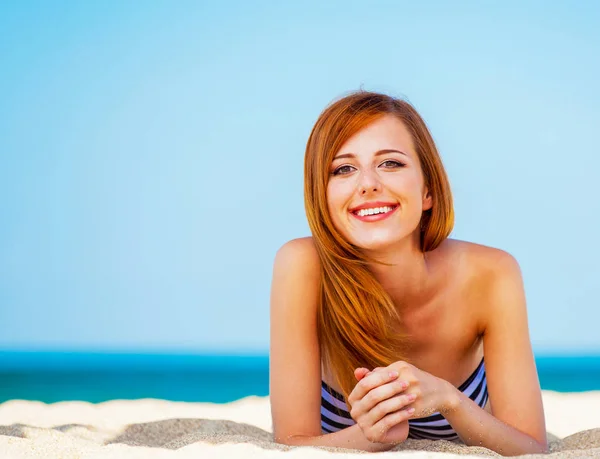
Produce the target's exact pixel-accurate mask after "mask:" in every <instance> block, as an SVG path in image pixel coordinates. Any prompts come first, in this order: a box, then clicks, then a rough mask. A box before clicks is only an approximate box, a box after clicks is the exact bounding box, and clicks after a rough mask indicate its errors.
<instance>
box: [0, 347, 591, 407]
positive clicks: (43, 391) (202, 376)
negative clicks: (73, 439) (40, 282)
mask: <svg viewBox="0 0 600 459" xmlns="http://www.w3.org/2000/svg"><path fill="white" fill-rule="evenodd" d="M536 364H537V368H538V374H539V378H540V384H541V386H542V389H546V390H555V391H560V392H581V391H589V390H600V355H598V356H593V355H587V356H583V355H582V356H538V357H536ZM268 393H269V359H268V356H266V355H262V356H260V355H258V356H257V355H253V356H249V355H247V356H239V355H238V356H234V355H185V354H178V355H173V354H125V353H80V352H77V353H70V352H0V402H4V401H6V400H11V399H24V400H39V401H42V402H46V403H52V402H58V401H62V400H85V401H89V402H102V401H105V400H113V399H139V398H159V399H166V400H174V401H189V402H215V403H225V402H230V401H233V400H237V399H239V398H242V397H245V396H248V395H259V396H265V395H268Z"/></svg>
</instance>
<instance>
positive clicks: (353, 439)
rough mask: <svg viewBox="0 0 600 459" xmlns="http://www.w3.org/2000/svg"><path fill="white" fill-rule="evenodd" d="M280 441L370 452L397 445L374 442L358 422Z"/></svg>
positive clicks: (384, 449)
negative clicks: (364, 432)
mask: <svg viewBox="0 0 600 459" xmlns="http://www.w3.org/2000/svg"><path fill="white" fill-rule="evenodd" d="M275 441H277V442H278V443H285V444H286V445H293V446H330V447H336V448H351V449H359V450H362V451H369V452H380V451H388V450H390V449H392V448H393V447H394V446H395V445H393V444H386V443H373V442H371V441H369V440H368V439H367V438H366V437H365V435H364V434H363V431H362V430H361V428H360V427H359V425H358V424H354V425H353V426H350V427H346V428H345V429H342V430H339V431H337V432H333V433H328V434H324V435H319V436H315V437H309V436H303V435H294V436H291V437H288V438H286V439H277V438H276V439H275Z"/></svg>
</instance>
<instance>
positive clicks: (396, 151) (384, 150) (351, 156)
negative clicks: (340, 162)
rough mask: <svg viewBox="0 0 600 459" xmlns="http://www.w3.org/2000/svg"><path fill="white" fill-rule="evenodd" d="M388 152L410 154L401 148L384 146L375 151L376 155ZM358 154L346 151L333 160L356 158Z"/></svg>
mask: <svg viewBox="0 0 600 459" xmlns="http://www.w3.org/2000/svg"><path fill="white" fill-rule="evenodd" d="M386 153H400V154H401V155H404V156H408V155H407V154H406V153H404V152H403V151H400V150H394V149H392V148H384V149H383V150H379V151H376V152H375V156H380V155H385V154H386ZM355 157H356V155H355V154H354V153H344V154H343V155H337V156H336V157H335V158H333V160H334V161H335V160H336V159H342V158H355Z"/></svg>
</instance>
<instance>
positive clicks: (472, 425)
mask: <svg viewBox="0 0 600 459" xmlns="http://www.w3.org/2000/svg"><path fill="white" fill-rule="evenodd" d="M304 191H305V207H306V214H307V218H308V223H309V226H310V229H311V233H312V237H307V238H303V239H296V240H293V241H290V242H288V243H287V244H285V245H284V246H283V247H282V248H281V249H280V250H279V252H278V253H277V256H276V259H275V266H274V272H273V283H272V293H271V349H270V394H271V409H272V416H273V428H274V436H275V440H276V441H278V442H281V443H286V444H293V445H324V446H342V447H344V446H345V447H351V448H357V449H363V450H366V451H382V450H387V449H390V448H391V447H393V446H394V445H395V444H397V443H400V442H403V441H404V440H405V439H406V438H409V437H410V438H428V439H445V440H453V441H462V442H464V443H466V444H469V445H481V446H485V447H487V448H490V449H492V450H494V451H497V452H499V453H500V454H505V455H517V454H525V453H532V452H542V451H546V450H547V440H546V430H545V424H544V411H543V407H542V399H541V392H540V387H539V382H538V377H537V371H536V367H535V362H534V358H533V352H532V350H531V343H530V339H529V332H528V324H527V311H526V305H525V296H524V289H523V283H522V280H521V274H520V269H519V266H518V264H517V262H516V261H515V259H514V258H513V257H512V256H511V255H509V254H508V253H506V252H504V251H502V250H499V249H494V248H491V247H486V246H482V245H478V244H475V243H470V242H465V241H458V240H453V239H449V238H448V236H449V234H450V232H451V230H452V227H453V224H454V212H453V207H452V195H451V191H450V186H449V181H448V179H447V176H446V172H445V170H444V167H443V164H442V161H441V159H440V156H439V154H438V152H437V149H436V146H435V144H434V142H433V139H432V137H431V135H430V133H429V131H428V129H427V126H426V124H425V122H424V121H423V120H422V118H421V117H420V116H419V114H418V113H417V111H416V110H415V109H414V108H413V107H412V106H411V105H410V104H408V103H407V102H405V101H403V100H399V99H396V98H393V97H390V96H387V95H384V94H378V93H372V92H365V91H360V92H356V93H352V94H350V95H348V96H346V97H344V98H342V99H340V100H338V101H336V102H334V103H332V104H331V105H330V106H329V107H327V108H326V109H325V110H324V112H323V113H322V114H321V116H320V117H319V119H318V120H317V122H316V124H315V126H314V128H313V130H312V132H311V135H310V137H309V139H308V143H307V147H306V156H305V186H304ZM484 355H485V361H484Z"/></svg>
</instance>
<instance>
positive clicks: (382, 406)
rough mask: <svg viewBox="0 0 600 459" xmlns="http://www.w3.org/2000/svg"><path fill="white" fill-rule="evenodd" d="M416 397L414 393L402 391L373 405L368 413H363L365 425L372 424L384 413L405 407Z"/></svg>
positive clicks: (384, 414) (383, 415)
mask: <svg viewBox="0 0 600 459" xmlns="http://www.w3.org/2000/svg"><path fill="white" fill-rule="evenodd" d="M416 399H417V396H416V395H415V394H407V393H403V394H401V395H395V396H393V397H391V398H388V399H385V400H383V401H381V402H379V403H378V404H377V405H375V406H374V407H373V408H372V409H371V410H370V411H369V412H368V413H366V414H365V415H364V419H365V422H366V424H367V425H374V424H376V423H377V422H379V421H380V420H381V419H383V418H384V417H385V416H386V415H388V414H390V413H394V412H396V411H398V410H402V409H405V408H406V407H407V406H408V405H410V404H411V403H413V402H414V401H415V400H416Z"/></svg>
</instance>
